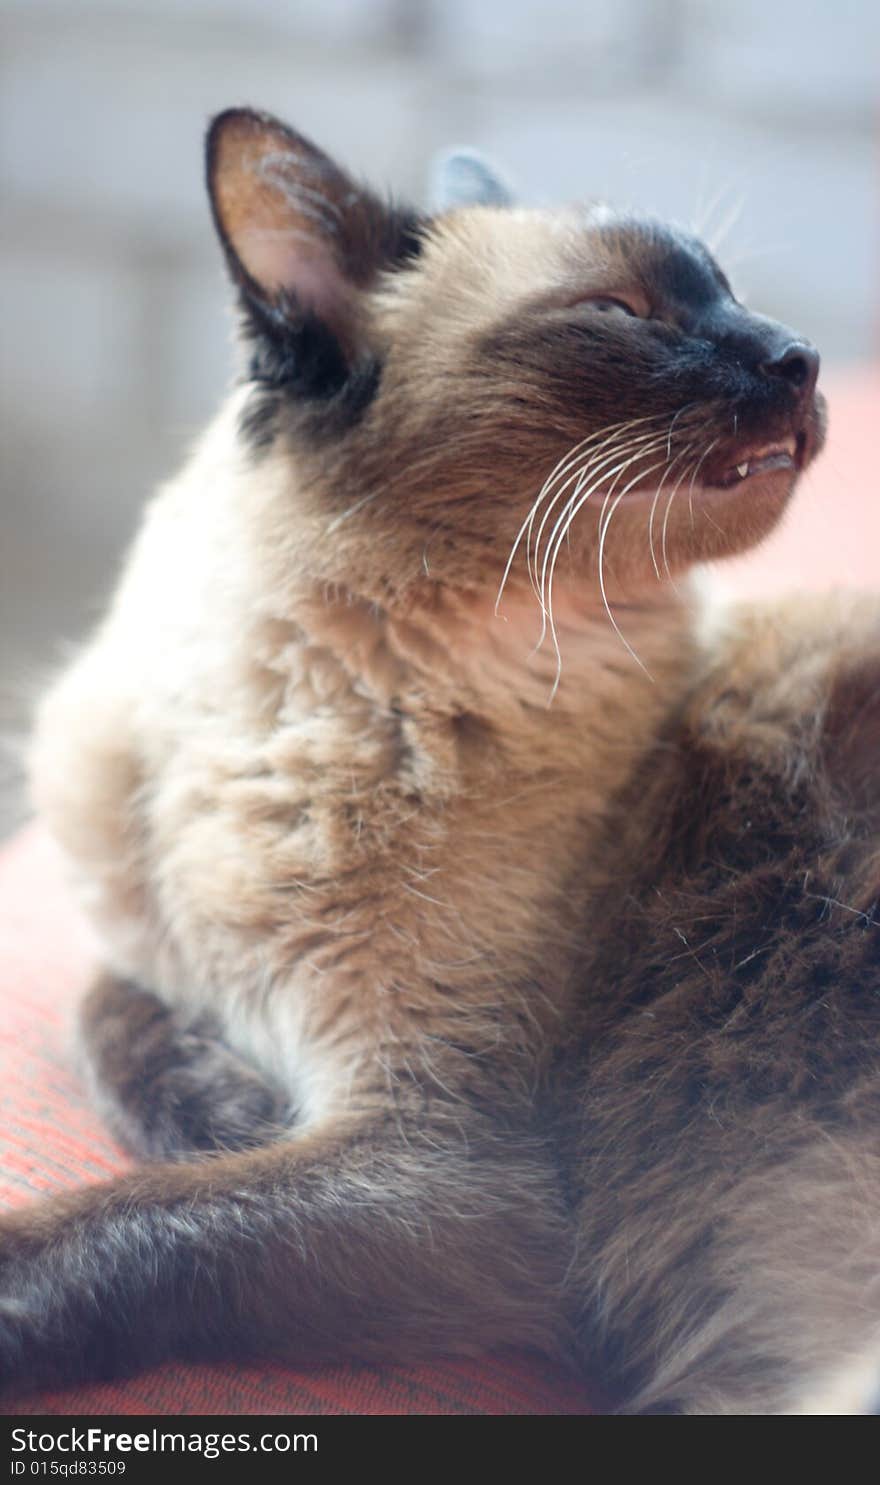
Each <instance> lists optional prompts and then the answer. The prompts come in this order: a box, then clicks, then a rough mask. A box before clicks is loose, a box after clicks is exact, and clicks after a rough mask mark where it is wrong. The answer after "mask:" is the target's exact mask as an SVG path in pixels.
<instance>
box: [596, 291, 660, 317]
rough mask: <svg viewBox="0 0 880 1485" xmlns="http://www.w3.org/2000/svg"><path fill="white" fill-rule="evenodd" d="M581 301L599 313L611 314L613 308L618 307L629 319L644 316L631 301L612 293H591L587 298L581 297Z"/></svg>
mask: <svg viewBox="0 0 880 1485" xmlns="http://www.w3.org/2000/svg"><path fill="white" fill-rule="evenodd" d="M581 303H582V304H587V305H589V307H590V309H595V310H598V311H599V313H600V314H611V313H612V312H613V311H614V310H616V309H619V310H622V312H623V313H624V314H625V315H629V316H630V318H631V319H636V320H640V319H643V318H644V315H643V314H642V313H640V312H639V310H638V309H637V308H636V306H635V304H634V303H633V302H632V301H630V300H628V299H621V298H619V297H618V296H616V295H612V294H596V295H591V296H590V297H589V298H587V299H582V300H581Z"/></svg>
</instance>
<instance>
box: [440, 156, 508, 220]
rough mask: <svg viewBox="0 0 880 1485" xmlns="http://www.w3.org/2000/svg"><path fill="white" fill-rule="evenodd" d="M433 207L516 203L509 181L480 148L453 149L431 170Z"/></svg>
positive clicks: (449, 208) (444, 209)
mask: <svg viewBox="0 0 880 1485" xmlns="http://www.w3.org/2000/svg"><path fill="white" fill-rule="evenodd" d="M429 199H430V205H431V209H432V211H438V212H439V211H450V210H451V209H452V208H453V207H455V206H513V204H514V195H513V192H512V190H511V189H510V186H509V185H508V184H507V181H506V180H505V179H504V177H503V176H502V175H500V174H499V173H498V171H497V170H496V169H495V168H494V166H492V165H490V164H489V161H488V160H486V159H484V158H483V156H482V155H481V154H479V153H478V152H477V150H452V151H450V152H448V153H447V154H444V155H439V156H438V157H437V159H436V160H435V161H434V166H433V170H432V172H431V188H430V197H429Z"/></svg>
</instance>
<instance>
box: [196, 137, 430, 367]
mask: <svg viewBox="0 0 880 1485" xmlns="http://www.w3.org/2000/svg"><path fill="white" fill-rule="evenodd" d="M206 169H207V181H208V192H209V195H210V198H211V208H212V211H213V214H214V222H215V224H216V227H217V231H218V234H219V236H220V240H221V242H222V244H223V248H224V250H225V253H226V258H227V262H228V264H229V269H230V272H231V274H232V277H233V279H234V280H235V282H236V283H237V284H238V286H239V288H240V290H241V292H242V296H243V298H244V301H245V304H246V307H247V308H248V309H249V310H250V311H251V312H252V314H254V315H256V317H257V318H258V320H260V321H262V325H263V326H264V327H265V328H266V329H267V330H268V331H269V332H270V333H271V332H272V331H273V330H275V331H277V332H279V333H285V334H290V333H291V332H294V333H295V332H296V331H297V330H298V329H301V328H309V327H314V326H315V324H318V325H320V326H321V327H322V328H323V330H325V331H326V332H329V333H330V334H331V335H332V336H333V338H334V340H335V341H336V343H337V345H338V347H339V349H340V351H341V353H342V355H343V357H344V358H345V360H346V361H348V362H350V361H351V360H353V359H354V358H355V357H356V355H357V352H358V349H359V345H358V341H359V324H360V318H361V316H360V313H359V296H360V292H361V291H362V290H363V289H365V288H367V287H369V285H370V283H371V282H372V281H373V280H374V279H375V277H376V275H377V273H378V271H379V270H380V269H381V268H383V267H388V266H391V265H392V264H393V263H395V262H399V261H401V260H402V259H404V258H406V257H408V256H413V255H414V254H415V253H416V252H417V251H418V235H417V226H418V223H417V219H416V218H415V217H414V215H413V214H412V213H408V212H404V211H397V210H395V209H394V208H392V207H389V206H387V205H386V204H385V203H384V202H382V201H380V200H379V199H378V198H377V197H376V196H374V195H373V194H372V193H371V192H370V191H368V190H366V189H364V188H363V187H361V186H360V185H358V184H356V183H355V182H354V181H353V180H352V179H351V177H350V176H348V175H347V174H346V173H345V171H344V170H342V169H340V167H339V166H338V165H336V164H335V163H334V162H333V161H332V160H331V159H329V157H328V156H327V155H325V154H324V153H323V152H322V151H321V150H319V149H318V148H317V147H316V146H315V145H313V144H312V143H311V142H310V141H309V140H308V139H305V138H304V137H303V136H302V135H301V134H297V133H296V132H295V131H294V130H292V129H290V128H288V127H287V125H286V124H282V123H281V122H280V121H279V120H278V119H275V118H272V117H271V116H270V115H268V114H263V113H256V112H254V111H253V110H251V109H229V110H228V111H227V112H225V113H222V114H219V115H218V116H217V118H215V119H214V121H213V123H212V124H211V126H210V129H209V131H208V138H207V149H206ZM261 328H262V326H261Z"/></svg>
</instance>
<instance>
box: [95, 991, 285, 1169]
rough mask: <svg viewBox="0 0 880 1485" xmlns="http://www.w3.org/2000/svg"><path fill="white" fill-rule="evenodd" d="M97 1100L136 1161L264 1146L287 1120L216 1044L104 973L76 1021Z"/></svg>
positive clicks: (280, 1105) (277, 1102)
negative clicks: (78, 1025) (135, 1156)
mask: <svg viewBox="0 0 880 1485" xmlns="http://www.w3.org/2000/svg"><path fill="white" fill-rule="evenodd" d="M80 1031H81V1041H82V1048H83V1052H84V1056H85V1061H86V1067H87V1071H88V1074H89V1081H90V1083H91V1085H92V1091H93V1094H94V1096H95V1101H96V1102H97V1104H98V1106H99V1107H100V1109H101V1112H102V1114H103V1115H104V1117H105V1119H106V1121H107V1123H108V1125H109V1126H110V1128H111V1129H112V1130H113V1132H114V1134H115V1135H116V1136H117V1137H118V1138H119V1139H120V1140H122V1142H123V1144H125V1145H126V1146H127V1147H128V1148H129V1149H131V1150H132V1151H133V1152H134V1153H135V1154H138V1155H142V1156H147V1157H150V1158H155V1157H159V1158H166V1159H176V1158H178V1157H181V1156H183V1157H185V1156H189V1155H194V1154H204V1153H205V1152H207V1151H216V1150H235V1149H242V1148H245V1147H247V1146H250V1145H257V1144H262V1143H265V1142H266V1141H267V1140H269V1139H272V1138H275V1137H277V1136H278V1135H280V1134H281V1133H283V1131H284V1129H285V1127H289V1125H290V1123H291V1122H292V1112H291V1110H290V1109H289V1107H288V1106H287V1103H286V1100H285V1098H284V1095H283V1094H282V1093H281V1091H280V1090H278V1089H276V1088H273V1087H272V1086H271V1085H270V1083H269V1082H268V1081H267V1080H266V1079H265V1078H264V1076H263V1075H262V1074H261V1073H260V1072H258V1071H257V1069H256V1068H254V1067H253V1066H251V1064H250V1063H248V1062H246V1061H245V1060H244V1059H243V1058H242V1057H240V1056H239V1055H238V1054H237V1053H235V1052H233V1051H232V1049H231V1048H229V1047H227V1046H226V1045H225V1044H224V1043H223V1041H222V1040H221V1038H220V1034H219V1031H218V1030H217V1028H215V1027H214V1026H212V1025H211V1023H210V1021H209V1019H208V1017H207V1016H202V1017H201V1018H199V1019H198V1020H197V1021H192V1020H190V1021H185V1020H184V1019H183V1018H182V1017H181V1015H180V1013H179V1012H176V1011H174V1010H173V1009H172V1008H171V1007H169V1006H167V1005H166V1004H165V1003H164V1001H162V1000H160V999H159V997H158V996H157V995H154V994H153V993H152V992H151V991H149V990H143V989H142V988H141V987H140V986H139V985H136V984H133V983H132V982H131V981H130V980H124V979H120V978H119V977H117V976H115V975H112V974H110V973H107V974H102V975H101V976H100V977H99V978H98V979H97V981H96V982H95V984H94V985H93V986H92V988H91V990H90V991H89V993H88V995H87V996H86V999H85V1002H84V1004H83V1007H82V1012H81V1017H80Z"/></svg>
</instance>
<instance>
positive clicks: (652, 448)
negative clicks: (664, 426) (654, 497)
mask: <svg viewBox="0 0 880 1485" xmlns="http://www.w3.org/2000/svg"><path fill="white" fill-rule="evenodd" d="M665 441H666V439H665V435H663V436H661V437H659V438H658V437H656V435H655V436H654V438H653V441H652V442H650V443H648V444H647V446H645V447H641V448H639V449H638V450H637V451H636V452H635V453H633V454H630V456H629V457H628V458H626V459H624V460H622V461H621V463H620V464H618V465H617V466H616V467H615V469H613V470H611V471H609V472H608V473H606V474H604V475H602V476H600V478H599V479H597V480H594V481H593V482H592V484H591V485H590V487H589V489H587V490H586V491H585V492H584V494H583V495H581V497H580V499H579V500H578V501H577V503H576V504H570V505H569V507H568V508H567V510H566V512H564V513H563V515H562V516H560V518H559V520H558V521H557V523H556V526H555V527H554V530H553V534H552V535H551V537H550V541H549V542H548V544H547V551H546V555H545V558H544V568H543V571H542V576H541V592H542V595H544V594H545V591H546V601H545V603H544V605H543V607H544V616H543V621H542V629H541V639H540V640H539V641H538V644H539V646H540V644H541V643H542V641H543V638H544V635H545V633H546V629H547V624H548V622H549V627H550V634H551V638H552V641H553V649H554V652H555V655H556V682H555V685H554V687H553V691H552V693H551V698H550V699H551V701H552V699H553V696H555V694H556V690H557V688H558V686H559V678H560V675H561V673H562V655H561V653H560V649H559V640H558V636H557V633H556V625H555V622H554V619H553V577H554V573H555V571H556V563H557V561H558V559H559V553H560V551H561V550H562V544H563V542H564V540H565V537H566V534H567V532H568V530H569V529H570V527H571V525H572V522H573V521H574V520H575V519H576V517H577V516H578V514H579V513H580V511H581V510H582V509H583V507H584V505H585V504H586V502H587V501H588V500H589V498H590V496H591V495H592V494H593V493H594V491H595V490H596V489H598V487H599V486H600V485H601V484H603V483H604V481H605V480H606V479H608V478H610V477H611V475H614V476H615V478H614V480H613V482H612V484H611V487H610V489H609V490H608V496H610V495H612V494H613V492H614V488H615V486H616V484H617V482H618V480H619V479H620V478H621V476H622V475H623V474H624V473H625V471H626V470H627V469H629V468H631V467H632V465H633V464H635V463H636V461H637V460H639V459H644V458H646V457H648V456H649V455H650V454H652V453H655V452H656V450H657V449H658V448H660V447H662V445H663V444H664V443H665ZM661 462H665V461H661ZM654 467H656V468H658V469H659V468H660V465H659V464H658V465H656V466H654ZM648 472H649V473H650V472H651V471H650V470H649V471H648ZM642 478H643V472H641V471H640V472H639V473H638V474H637V475H636V476H635V477H634V478H633V479H632V480H631V481H630V483H629V484H628V485H627V487H626V488H627V490H630V489H631V488H632V486H633V485H634V484H637V483H638V481H639V480H640V479H642ZM608 496H606V499H607V498H608ZM603 509H604V506H603ZM563 521H564V522H565V525H564V526H563V529H562V532H561V533H560V535H559V536H558V538H556V541H555V545H554V537H555V536H556V532H557V531H558V530H559V527H560V525H562V522H563ZM548 563H549V568H550V570H549V579H547V576H546V574H547V567H548ZM545 583H546V590H545Z"/></svg>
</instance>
